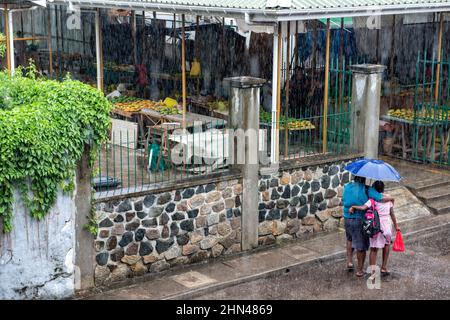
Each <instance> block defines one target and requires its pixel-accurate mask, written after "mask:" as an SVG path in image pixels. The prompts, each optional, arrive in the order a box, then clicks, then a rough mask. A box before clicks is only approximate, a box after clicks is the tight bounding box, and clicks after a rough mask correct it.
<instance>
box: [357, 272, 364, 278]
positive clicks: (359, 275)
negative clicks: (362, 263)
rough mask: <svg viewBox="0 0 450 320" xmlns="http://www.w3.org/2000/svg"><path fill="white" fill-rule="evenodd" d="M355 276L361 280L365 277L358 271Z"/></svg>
mask: <svg viewBox="0 0 450 320" xmlns="http://www.w3.org/2000/svg"><path fill="white" fill-rule="evenodd" d="M355 276H357V277H358V278H362V277H364V276H365V273H364V272H363V271H358V272H356V273H355Z"/></svg>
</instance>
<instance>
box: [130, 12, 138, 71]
mask: <svg viewBox="0 0 450 320" xmlns="http://www.w3.org/2000/svg"><path fill="white" fill-rule="evenodd" d="M130 24H131V38H132V39H133V63H134V65H137V64H138V59H137V39H136V11H134V10H133V11H131V23H130Z"/></svg>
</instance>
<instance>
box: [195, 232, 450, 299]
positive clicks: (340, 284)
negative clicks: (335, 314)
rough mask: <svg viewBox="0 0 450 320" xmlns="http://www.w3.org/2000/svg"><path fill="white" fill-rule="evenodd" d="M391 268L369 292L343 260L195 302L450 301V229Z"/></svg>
mask: <svg viewBox="0 0 450 320" xmlns="http://www.w3.org/2000/svg"><path fill="white" fill-rule="evenodd" d="M378 254H379V256H378V258H379V260H378V261H379V262H381V256H380V252H379V253H378ZM366 265H367V261H366ZM388 269H389V270H390V271H391V275H389V276H386V277H381V283H380V286H381V288H380V289H372V290H370V289H368V287H367V283H366V282H367V280H366V279H359V278H356V277H355V276H354V274H353V273H348V272H347V271H346V270H345V260H343V259H340V260H333V261H328V262H325V263H320V262H318V263H315V264H314V265H310V266H307V267H303V268H302V267H299V268H296V269H295V270H290V271H289V272H287V273H285V274H283V275H278V276H272V277H267V278H263V279H258V280H255V281H252V282H247V283H242V284H239V285H236V286H233V287H229V288H225V289H222V290H219V291H216V292H214V293H210V294H205V295H202V296H199V297H196V298H195V299H214V300H215V299H226V300H233V299H296V300H297V299H298V300H305V299H314V300H317V299H351V300H355V299H356V300H357V299H371V300H372V299H450V229H447V230H445V231H440V232H437V233H433V234H430V235H427V236H426V237H422V238H420V239H416V240H415V241H414V242H413V243H410V244H406V250H405V252H403V253H397V252H391V258H390V262H389V265H388Z"/></svg>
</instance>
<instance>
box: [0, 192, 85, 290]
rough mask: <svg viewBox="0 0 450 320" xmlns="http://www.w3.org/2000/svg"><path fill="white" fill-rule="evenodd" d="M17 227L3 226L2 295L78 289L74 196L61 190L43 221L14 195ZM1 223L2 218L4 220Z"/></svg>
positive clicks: (0, 236)
mask: <svg viewBox="0 0 450 320" xmlns="http://www.w3.org/2000/svg"><path fill="white" fill-rule="evenodd" d="M14 198H15V202H14V204H13V221H12V224H13V230H12V231H11V233H7V234H5V233H3V231H2V230H1V226H0V299H37V298H41V299H61V298H67V297H71V296H72V295H73V294H74V292H75V271H76V267H75V266H74V259H75V213H76V206H75V201H74V198H73V197H71V196H67V195H64V194H63V193H62V192H60V193H59V194H58V198H57V200H56V203H55V205H54V206H53V208H52V209H51V210H50V212H49V213H48V214H47V215H46V216H45V218H43V219H42V220H41V221H38V220H37V219H35V218H32V217H30V213H29V210H28V209H27V208H26V207H25V205H24V203H23V201H22V200H21V197H20V196H19V193H18V192H16V193H15V195H14ZM0 223H1V220H0Z"/></svg>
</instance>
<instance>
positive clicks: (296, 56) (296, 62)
mask: <svg viewBox="0 0 450 320" xmlns="http://www.w3.org/2000/svg"><path fill="white" fill-rule="evenodd" d="M298 65H299V63H298V21H296V22H295V67H296V68H297V67H298Z"/></svg>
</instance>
